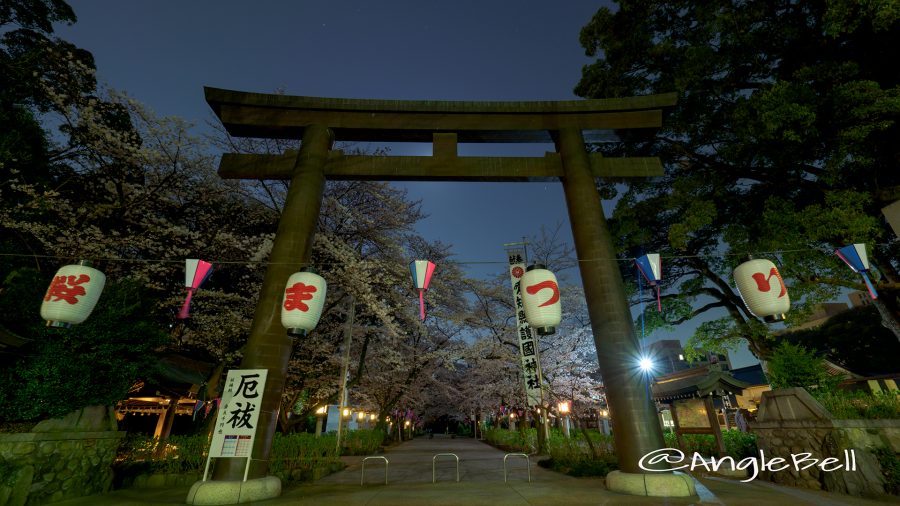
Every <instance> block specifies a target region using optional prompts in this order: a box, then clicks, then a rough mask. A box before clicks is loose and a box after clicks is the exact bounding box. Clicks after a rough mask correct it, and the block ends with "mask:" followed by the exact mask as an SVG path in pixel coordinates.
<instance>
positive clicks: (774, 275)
mask: <svg viewBox="0 0 900 506" xmlns="http://www.w3.org/2000/svg"><path fill="white" fill-rule="evenodd" d="M734 282H735V284H737V288H738V292H739V293H740V294H741V298H742V299H743V300H744V304H745V305H746V306H747V309H749V310H750V312H751V313H752V314H753V315H754V316H756V317H759V318H762V319H764V320H765V321H767V322H776V321H779V320H784V315H785V313H787V312H788V310H789V309H790V308H791V298H790V296H789V295H788V292H787V287H786V286H784V280H783V279H782V278H781V274H780V273H779V272H778V269H777V268H776V267H775V264H773V263H772V262H770V261H768V260H763V259H753V260H748V261H746V262H744V263H742V264H741V265H739V266H737V268H736V269H735V270H734Z"/></svg>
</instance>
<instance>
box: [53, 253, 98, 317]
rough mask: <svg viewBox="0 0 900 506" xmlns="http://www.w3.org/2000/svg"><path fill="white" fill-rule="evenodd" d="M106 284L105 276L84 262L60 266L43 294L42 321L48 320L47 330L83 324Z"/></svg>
mask: <svg viewBox="0 0 900 506" xmlns="http://www.w3.org/2000/svg"><path fill="white" fill-rule="evenodd" d="M105 285H106V275H105V274H103V273H102V272H100V271H98V270H97V269H94V268H92V267H88V266H87V265H86V262H81V263H80V264H78V265H65V266H63V267H61V268H60V269H59V270H58V271H56V275H55V276H53V281H51V282H50V286H49V287H48V288H47V293H46V294H44V302H43V303H42V304H41V318H43V319H45V320H47V326H48V327H69V326H71V325H74V324H78V323H81V322H83V321H84V320H86V319H87V317H88V316H90V314H91V311H93V310H94V306H96V305H97V300H98V299H100V294H101V293H103V287H104V286H105Z"/></svg>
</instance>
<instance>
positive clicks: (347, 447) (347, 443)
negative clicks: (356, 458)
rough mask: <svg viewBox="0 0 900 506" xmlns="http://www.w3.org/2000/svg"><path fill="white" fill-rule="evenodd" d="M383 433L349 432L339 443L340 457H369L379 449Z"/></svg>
mask: <svg viewBox="0 0 900 506" xmlns="http://www.w3.org/2000/svg"><path fill="white" fill-rule="evenodd" d="M384 437H385V435H384V432H382V431H380V430H351V431H349V432H348V433H347V434H346V435H345V436H344V437H343V441H342V442H341V454H342V455H371V454H373V453H375V452H376V451H378V449H379V448H381V444H382V443H383V442H384Z"/></svg>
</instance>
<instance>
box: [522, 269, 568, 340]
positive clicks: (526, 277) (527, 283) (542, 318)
mask: <svg viewBox="0 0 900 506" xmlns="http://www.w3.org/2000/svg"><path fill="white" fill-rule="evenodd" d="M519 287H520V290H521V291H522V303H523V305H524V306H525V320H526V321H528V324H529V325H531V326H532V327H534V329H535V330H537V333H538V334H540V335H542V336H546V335H549V334H553V333H554V332H556V326H557V325H559V322H560V321H561V320H562V305H561V304H560V303H559V285H558V284H557V282H556V276H554V275H553V273H552V272H550V271H548V270H547V269H545V268H544V266H543V265H540V264H535V265H532V266H530V267H528V269H527V270H526V272H525V274H523V275H522V279H521V281H520V282H519Z"/></svg>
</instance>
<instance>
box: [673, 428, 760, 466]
mask: <svg viewBox="0 0 900 506" xmlns="http://www.w3.org/2000/svg"><path fill="white" fill-rule="evenodd" d="M665 439H666V446H667V447H669V448H679V447H678V442H677V440H676V438H675V433H674V432H666V433H665ZM682 439H683V440H684V444H685V448H680V450H681V451H683V452H684V453H685V455H687V456H689V457H690V456H691V455H693V454H694V453H695V452H696V453H699V454H700V455H703V456H705V457H714V456H718V454H719V449H718V447H717V446H716V437H715V436H714V435H712V434H684V435H683V436H682ZM722 441H723V442H724V443H725V454H726V455H728V456H730V457H734V458H735V459H742V458H745V457H755V456H757V455H759V450H758V448H757V446H756V434H752V433H749V432H741V431H739V430H733V429H732V430H723V431H722Z"/></svg>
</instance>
